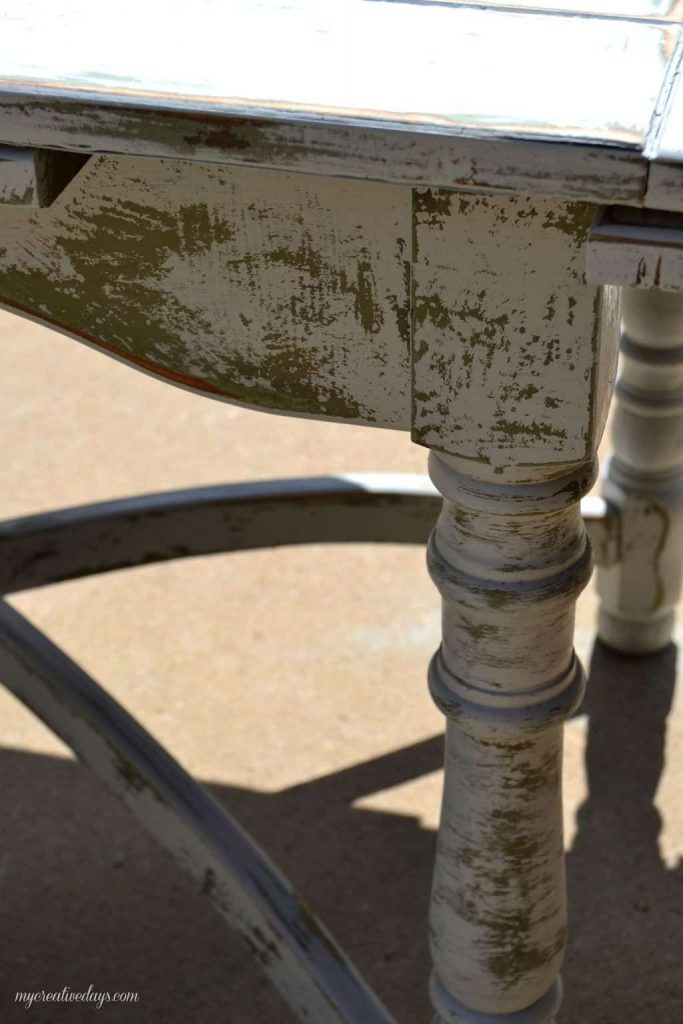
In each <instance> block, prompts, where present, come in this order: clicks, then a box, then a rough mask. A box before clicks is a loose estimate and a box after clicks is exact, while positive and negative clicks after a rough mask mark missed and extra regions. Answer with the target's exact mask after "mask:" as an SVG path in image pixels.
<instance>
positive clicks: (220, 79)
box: [0, 0, 683, 1024]
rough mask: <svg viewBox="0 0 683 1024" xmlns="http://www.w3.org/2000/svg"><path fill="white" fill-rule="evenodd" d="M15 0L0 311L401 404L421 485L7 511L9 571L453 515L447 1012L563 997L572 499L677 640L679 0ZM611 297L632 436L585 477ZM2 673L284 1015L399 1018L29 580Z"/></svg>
mask: <svg viewBox="0 0 683 1024" xmlns="http://www.w3.org/2000/svg"><path fill="white" fill-rule="evenodd" d="M0 11H1V14H2V21H1V23H0V303H1V304H2V306H3V307H4V308H6V309H8V310H11V311H14V312H16V313H18V314H20V315H22V316H27V317H30V318H32V319H34V320H36V321H38V322H39V323H41V324H45V325H48V326H51V327H53V328H54V329H55V330H58V331H60V332H62V333H65V334H67V335H68V336H69V337H73V338H75V339H77V340H79V341H81V342H84V343H85V344H87V345H90V346H92V347H94V348H96V349H98V350H100V351H103V352H105V353H107V354H108V355H110V356H113V357H114V358H116V359H119V360H123V361H124V362H126V363H128V364H130V365H131V366H134V367H137V368H139V369H140V370H142V371H144V372H146V373H151V374H153V375H155V376H156V377H159V378H161V379H163V380H167V381H169V382H171V383H173V384H176V385H179V386H181V387H184V388H189V389H191V390H192V391H195V392H199V393H201V394H203V395H206V396H208V397H211V398H214V399H219V400H224V401H228V402H237V403H240V404H243V405H246V406H249V407H255V408H258V409H264V410H268V411H271V412H277V413H283V414H287V415H294V416H306V417H310V418H311V419H316V418H318V419H321V418H323V419H332V420H340V421H347V422H352V423H357V424H367V425H368V426H379V427H390V428H393V429H396V430H406V431H410V432H411V437H412V439H413V440H414V441H415V442H416V443H417V444H420V445H423V446H424V447H426V448H428V449H429V452H430V455H429V467H430V474H431V479H432V481H433V485H434V487H435V488H436V490H434V489H433V488H432V487H431V486H427V485H426V484H425V483H423V482H421V481H420V480H417V481H416V480H415V479H412V478H405V479H402V478H400V477H399V478H388V477H382V476H381V475H380V476H375V477H357V478H353V477H334V476H330V477H327V478H322V479H317V480H304V481H288V482H287V481H285V482H277V481H276V482H273V481H271V482H266V483H255V484H242V485H234V486H225V487H215V488H205V489H202V490H195V491H190V492H178V493H173V494H166V495H156V496H151V497H146V498H138V499H130V500H125V501H119V502H111V503H107V504H104V505H98V506H93V507H89V508H85V509H83V508H81V509H69V510H63V511H60V512H55V513H52V514H48V515H39V516H31V517H27V518H24V519H20V520H14V521H12V522H6V523H4V524H3V525H2V527H1V529H0V546H1V549H2V559H1V562H0V584H1V585H2V589H3V591H4V592H5V593H9V592H12V591H17V590H20V589H22V588H28V587H32V586H38V585H42V584H46V583H49V582H53V581H56V580H62V579H67V578H73V577H76V576H82V575H85V574H88V573H94V572H103V571H107V570H111V569H115V568H119V567H122V566H130V565H135V564H141V563H144V562H150V561H159V560H163V559H168V558H176V557H182V556H187V555H195V554H203V553H209V552H215V551H230V550H237V549H244V548H250V547H257V546H259V545H271V544H290V543H302V542H323V541H333V540H336V541H339V540H346V541H359V540H365V541H370V540H376V541H392V542H419V541H425V540H426V539H427V536H428V534H429V531H430V527H431V526H432V525H433V523H434V521H436V525H435V526H434V529H433V530H432V531H431V535H430V536H429V541H428V564H429V571H430V573H431V575H432V577H433V579H434V581H435V583H436V585H437V587H438V589H439V591H440V593H441V596H442V599H443V642H442V645H441V647H440V649H439V651H438V652H437V654H436V655H435V656H434V659H433V661H432V663H431V666H430V668H429V685H430V689H431V693H432V696H433V698H434V700H435V701H436V703H437V704H438V706H439V707H440V709H441V710H442V711H443V712H444V715H445V717H446V721H447V731H446V746H445V778H444V796H443V807H442V815H441V824H440V829H439V837H438V848H437V853H436V864H435V869H434V881H433V888H432V898H431V913H430V944H431V953H432V959H433V972H432V978H431V983H430V992H431V998H432V1002H433V1005H434V1013H435V1017H434V1021H435V1022H437V1024H454V1022H462V1024H492V1022H494V1021H500V1022H509V1024H546V1022H549V1021H551V1020H553V1019H554V1018H555V1016H556V1014H557V1010H558V1006H559V1002H560V996H561V990H560V982H559V970H560V963H561V960H562V955H563V950H564V946H565V932H566V909H565V891H564V867H563V843H562V829H561V747H562V725H563V721H564V720H565V719H566V718H567V717H568V716H569V715H571V714H572V712H573V711H574V710H575V709H576V708H577V706H578V705H579V703H580V701H581V698H582V692H583V687H584V676H583V672H582V669H581V666H580V664H579V663H578V661H577V659H576V657H575V655H574V653H573V648H572V632H573V622H574V604H575V601H576V598H577V596H578V594H579V592H580V591H581V589H582V588H583V587H584V586H585V584H586V582H587V580H588V578H589V576H590V573H591V568H592V556H591V544H590V542H589V540H588V536H587V529H586V527H587V528H588V533H590V535H591V538H592V540H593V545H592V547H593V550H594V555H595V560H596V561H597V562H598V565H599V578H598V587H599V592H600V596H601V610H600V622H599V632H600V635H601V637H602V638H603V640H604V641H605V642H607V643H608V644H610V645H612V646H613V647H615V648H617V649H620V650H622V651H627V652H633V653H646V652H650V651H654V650H657V649H659V648H661V647H662V646H665V645H666V644H667V643H668V642H669V639H670V636H671V630H672V624H673V618H674V610H675V604H676V600H677V597H678V593H679V586H680V575H681V549H682V544H681V536H680V534H681V529H682V524H683V515H682V513H681V498H682V495H683V487H682V484H683V457H682V455H683V438H682V436H681V431H682V428H683V415H682V412H681V410H682V408H683V405H682V403H683V294H682V293H683V84H682V81H681V78H682V76H681V75H680V74H679V71H680V68H681V66H682V65H681V57H682V55H683V49H682V47H683V32H682V28H681V26H682V23H683V4H681V3H680V2H679V0H557V2H556V3H554V4H553V3H552V0H547V2H544V0H522V2H519V3H518V2H516V0H508V2H507V3H503V2H500V3H499V2H496V0H486V2H485V3H484V2H478V0H470V2H468V3H466V4H465V3H458V2H451V0H343V2H342V0H317V2H316V0H290V2H278V0H259V2H257V0H253V2H249V0H215V2H212V0H203V2H202V0H195V2H194V3H192V4H189V3H181V2H178V0H166V2H165V3H163V4H162V3H161V2H152V0H150V2H148V3H146V4H145V3H139V2H136V3H132V2H131V0H119V3H118V4H117V5H116V7H115V8H112V6H111V4H109V3H108V4H106V5H105V4H104V2H102V0H89V2H86V0H71V2H70V0H66V2H65V3H62V4H49V3H48V2H47V0H21V2H19V0H5V2H4V3H2V4H1V5H0ZM133 26H134V30H133ZM620 324H621V337H622V358H623V363H622V365H623V371H622V374H621V377H620V381H619V383H618V385H617V405H616V411H615V426H614V446H615V455H614V457H613V458H612V460H611V463H610V465H609V469H608V471H607V474H606V479H605V483H604V492H603V493H604V498H603V499H593V500H592V502H591V503H589V504H586V502H584V503H583V506H582V498H583V497H584V496H585V495H586V493H587V491H588V490H589V489H590V487H591V486H592V484H593V481H594V479H595V475H596V448H597V445H598V442H599V439H600V436H601V433H602V430H603V427H604V424H605V419H606V414H607V410H608V407H609V403H610V399H611V396H612V392H613V385H614V379H615V366H616V359H617V350H618V339H619V333H620ZM36 372H37V373H40V368H39V367H37V368H36ZM311 429H314V428H313V426H312V427H311ZM437 492H438V493H437ZM442 499H443V500H442ZM439 509H440V511H439ZM437 516H438V518H437ZM0 680H1V681H2V682H3V683H4V684H5V685H6V686H8V687H9V688H10V689H11V690H12V691H14V692H15V693H16V694H17V696H18V697H19V698H20V699H21V700H23V701H24V702H25V703H26V704H27V705H28V706H29V707H30V708H32V709H33V710H34V711H35V713H36V714H37V715H39V716H40V717H41V718H42V719H43V720H44V721H45V722H46V723H47V724H48V725H49V726H50V727H51V728H52V729H54V731H55V732H57V733H58V734H59V735H60V736H61V737H62V738H63V739H64V740H65V741H66V742H67V743H68V744H69V745H70V746H71V747H72V748H73V750H74V751H75V752H76V754H77V755H78V756H79V757H80V758H81V759H82V760H83V761H84V762H86V763H87V764H88V765H89V766H90V767H91V768H92V769H93V770H94V771H95V772H96V773H97V774H98V775H99V776H100V777H101V779H102V780H103V781H104V782H105V783H106V784H107V785H109V786H110V787H111V788H112V789H113V790H114V791H115V792H116V793H118V794H119V795H120V796H121V797H122V798H123V799H124V800H125V801H126V802H127V803H128V805H129V806H130V808H131V809H132V810H133V811H134V813H136V814H137V815H138V816H139V817H140V818H141V820H142V821H143V822H144V824H145V825H146V827H147V828H148V829H149V830H150V831H151V832H152V833H154V834H155V835H156V836H157V838H158V839H159V840H160V841H161V842H162V843H163V844H164V845H165V846H166V847H167V848H168V849H169V850H170V851H171V852H172V853H173V854H174V855H175V856H176V857H177V859H178V860H179V862H180V864H181V865H182V866H183V867H184V868H185V869H186V870H187V871H188V872H190V874H191V875H192V876H193V877H194V878H195V879H196V880H197V884H198V886H199V887H200V888H201V890H202V891H203V892H204V893H206V894H207V895H208V896H209V898H210V899H211V900H212V901H214V903H215V905H216V907H217V908H218V910H219V911H220V912H221V913H222V914H223V915H224V917H225V918H226V919H227V920H228V922H229V923H230V924H231V925H232V926H233V927H234V928H236V929H237V931H238V932H239V933H240V934H241V935H242V936H243V938H244V940H245V943H246V945H247V946H248V948H249V949H250V950H251V952H252V953H253V954H254V956H255V957H256V958H257V959H258V961H259V962H260V963H261V965H262V967H263V968H264V970H265V971H266V972H267V973H268V974H269V975H270V978H271V980H272V981H273V982H274V984H275V985H276V986H277V987H278V988H279V990H280V992H281V994H282V995H283V997H284V998H285V1000H287V1001H288V1002H289V1004H290V1006H291V1008H292V1009H293V1011H294V1012H295V1014H297V1015H298V1016H299V1017H300V1018H301V1019H302V1020H309V1021H314V1022H322V1024H327V1022H356V1024H358V1022H362V1024H370V1022H379V1021H383V1022H387V1021H389V1020H390V1016H389V1014H388V1012H387V1011H386V1010H385V1009H384V1008H383V1007H382V1005H381V1004H380V1002H379V1001H378V1000H377V999H376V998H375V996H374V995H373V994H372V993H371V992H370V991H369V990H368V988H367V987H366V986H365V984H364V983H363V981H362V980H361V978H360V976H359V975H358V974H357V973H356V971H355V970H354V968H353V967H352V966H351V965H350V964H349V962H348V961H347V960H346V959H345V957H344V956H343V954H342V953H341V952H340V951H339V950H338V948H337V947H336V945H335V944H334V942H333V940H332V939H331V938H330V936H329V935H328V933H327V932H326V931H325V930H324V929H323V927H322V926H321V925H320V924H319V923H318V922H317V921H316V919H315V918H313V917H312V916H311V914H310V913H309V912H308V911H307V910H306V909H305V907H304V905H303V904H301V903H300V902H299V901H298V899H297V897H296V896H295V895H294V893H293V892H292V890H291V888H290V887H289V885H288V883H287V882H286V880H284V879H283V877H282V876H281V875H280V874H279V873H278V872H277V871H276V869H275V868H273V867H272V866H271V865H270V863H269V862H268V860H267V858H266V856H265V855H264V854H263V853H262V852H261V851H260V850H259V849H258V848H257V847H256V846H255V845H254V844H253V843H252V842H251V840H250V839H249V838H248V837H247V836H246V834H245V833H244V832H242V831H241V830H240V829H239V827H238V826H237V824H236V823H235V822H234V821H232V819H230V818H229V817H228V816H227V815H226V814H224V813H223V812H222V810H220V809H219V808H218V806H217V805H216V804H215V803H214V802H213V801H212V800H211V799H210V798H209V797H208V795H207V794H206V793H205V792H204V791H203V790H202V789H201V788H200V787H199V786H198V785H197V784H196V783H194V782H193V780H192V779H190V778H189V776H188V775H187V774H186V773H185V772H184V771H183V770H182V769H181V768H180V767H179V765H178V764H177V763H176V762H174V761H173V760H172V759H171V758H170V756H169V755H168V754H167V753H166V752H164V751H163V750H162V749H161V748H160V747H159V746H158V745H157V744H156V743H155V741H154V740H153V739H152V738H151V737H150V736H149V735H148V734H146V733H145V732H144V731H143V730H142V728H141V727H140V726H139V725H138V724H137V723H136V722H135V721H134V720H133V719H131V718H130V717H129V716H128V715H127V714H126V713H125V712H124V711H123V709H122V708H120V707H119V706H118V705H117V704H115V702H113V701H112V700H111V698H109V697H108V696H107V695H106V694H105V693H104V692H103V691H102V690H101V689H100V688H99V687H98V686H97V684H96V683H95V682H94V681H93V680H92V679H90V678H89V677H87V676H86V675H85V674H84V673H83V672H82V671H81V670H80V668H78V667H77V666H76V665H75V664H74V663H73V662H71V661H70V660H69V659H68V658H67V657H66V656H65V655H64V654H63V653H62V652H60V651H58V650H57V649H56V648H55V647H54V646H53V645H52V644H51V643H50V641H49V640H48V639H47V638H46V637H44V636H42V635H41V634H39V633H38V631H37V630H35V629H34V627H33V626H32V625H31V624H30V623H29V622H27V621H26V620H25V619H23V618H22V617H21V616H19V615H18V614H17V613H16V612H15V611H14V610H13V609H12V608H11V607H10V606H9V605H7V604H3V605H2V608H1V611H0ZM423 983H425V984H426V979H420V978H416V979H415V984H416V985H420V984H423Z"/></svg>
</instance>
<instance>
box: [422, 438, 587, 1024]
mask: <svg viewBox="0 0 683 1024" xmlns="http://www.w3.org/2000/svg"><path fill="white" fill-rule="evenodd" d="M594 469H595V467H594V466H593V465H592V464H588V465H585V466H582V467H580V468H579V469H578V470H576V471H575V472H573V473H572V474H570V475H567V476H565V477H563V478H560V479H554V480H541V481H539V482H538V483H532V484H529V483H525V484H517V485H512V484H503V485H495V484H492V483H490V482H482V481H478V480H475V479H473V478H471V477H465V476H464V475H463V474H462V473H461V472H459V470H456V468H455V467H454V465H453V464H452V462H450V461H449V460H448V458H447V457H444V456H437V455H435V454H434V453H432V455H431V457H430V472H431V474H432V479H433V480H434V483H435V484H436V486H437V487H438V488H439V490H440V491H441V492H442V493H443V494H444V496H445V500H444V505H443V510H442V512H441V515H440V517H439V521H438V523H437V525H436V528H435V530H434V532H433V534H432V537H431V539H430V544H429V549H428V564H429V569H430V572H431V575H432V578H433V579H434V581H435V583H436V585H437V587H438V588H439V590H440V592H441V595H442V598H443V643H442V646H441V648H440V650H439V651H438V652H437V654H436V655H435V657H434V659H433V660H432V664H431V667H430V689H431V692H432V696H433V698H434V700H435V702H436V703H437V705H438V706H439V707H440V709H441V710H442V711H443V712H444V713H445V715H446V716H447V732H446V758H445V777H444V797H443V806H442V815H441V824H440V829H439V839H438V844H437V856H436V867H435V874H434V882H433V888H432V903H431V915H430V920H431V948H432V957H433V962H434V970H435V976H436V978H438V982H435V983H434V985H433V986H432V997H433V1000H434V1003H435V1008H436V1011H437V1017H436V1021H437V1022H438V1024H451V1022H463V1024H488V1022H489V1021H500V1022H501V1024H503V1022H505V1024H513V1022H515V1024H517V1022H518V1021H519V1022H520V1024H521V1022H524V1024H526V1022H527V1021H528V1022H529V1024H549V1022H550V1021H551V1020H552V1017H553V1015H554V1013H555V1011H556V1009H557V1005H558V1004H559V986H558V982H557V978H558V973H559V968H560V963H561V960H562V955H563V951H564V945H565V932H566V905H565V883H564V863H563V856H564V855H563V841H562V815H561V785H560V777H561V758H562V723H563V721H564V720H565V719H566V718H567V717H568V716H569V715H570V714H571V713H572V712H573V710H574V709H575V708H576V707H577V706H578V704H579V702H580V700H581V697H582V695H583V688H584V676H583V671H582V669H581V666H580V664H579V662H578V661H577V659H576V657H575V655H574V652H573V646H572V640H573V629H574V604H575V601H576V598H577V597H578V594H579V593H580V591H581V590H582V588H583V587H584V586H585V584H586V582H587V580H588V578H589V576H590V572H591V566H592V563H591V557H590V545H589V543H588V539H587V536H586V532H585V529H584V526H583V521H582V519H581V514H580V499H581V497H582V495H583V494H584V493H585V491H586V490H587V489H588V488H589V487H590V484H591V482H592V480H593V479H594ZM551 994H552V996H551Z"/></svg>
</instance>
